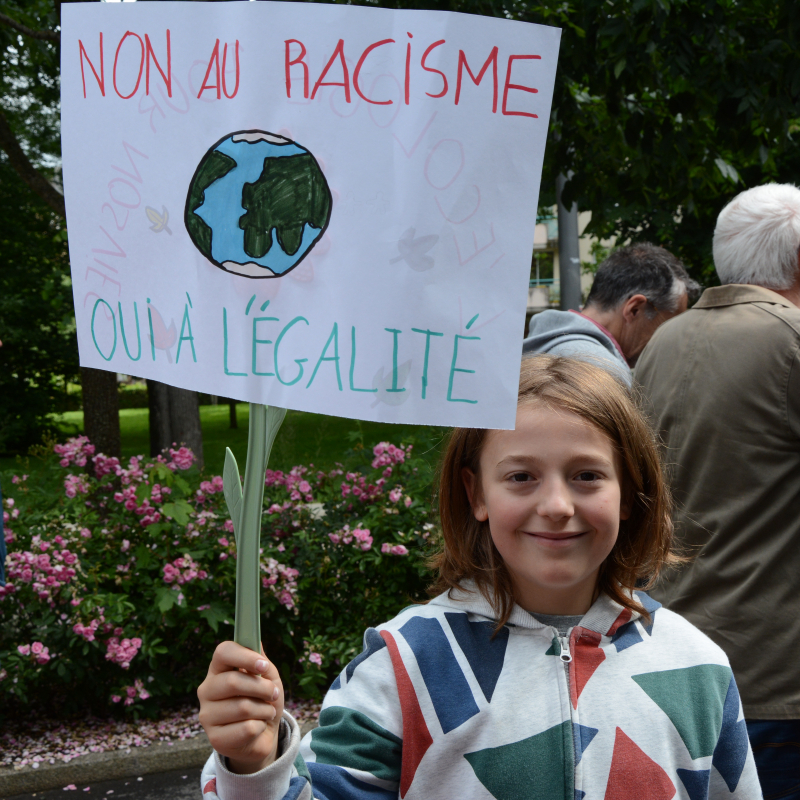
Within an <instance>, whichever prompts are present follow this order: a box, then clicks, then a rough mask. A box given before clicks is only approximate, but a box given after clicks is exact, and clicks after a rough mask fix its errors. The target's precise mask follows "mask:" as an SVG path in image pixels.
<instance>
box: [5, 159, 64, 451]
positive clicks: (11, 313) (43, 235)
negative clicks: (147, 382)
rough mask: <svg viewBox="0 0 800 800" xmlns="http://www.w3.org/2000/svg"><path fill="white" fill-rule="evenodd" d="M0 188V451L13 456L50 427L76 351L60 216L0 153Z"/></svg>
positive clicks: (36, 440) (62, 403)
mask: <svg viewBox="0 0 800 800" xmlns="http://www.w3.org/2000/svg"><path fill="white" fill-rule="evenodd" d="M0 187H2V189H1V190H0V220H2V224H1V225H0V338H1V339H2V342H3V346H2V348H0V451H5V452H9V451H11V452H13V451H18V450H21V449H23V448H25V447H27V446H28V445H30V444H32V443H35V442H40V441H41V439H42V434H43V433H44V432H45V431H46V430H47V429H48V428H52V423H50V422H49V420H48V416H47V415H48V414H49V413H50V412H53V411H59V410H62V409H63V408H64V402H65V399H66V381H67V380H70V381H74V380H76V379H77V374H78V349H77V343H76V340H75V324H74V314H73V309H72V289H71V283H70V280H69V261H68V258H67V247H66V237H65V235H64V233H65V231H64V225H63V219H62V218H61V217H60V216H59V215H58V214H56V213H55V212H53V211H52V209H50V208H49V206H47V205H46V204H45V203H44V202H43V201H42V200H41V199H39V198H38V197H37V196H36V195H34V194H33V193H32V192H30V191H29V190H28V188H27V186H25V184H24V183H23V182H22V180H20V178H19V177H18V176H17V174H16V173H15V172H14V170H13V169H12V168H11V166H10V165H9V163H8V159H7V158H6V157H4V156H3V155H2V154H0ZM20 232H24V235H20Z"/></svg>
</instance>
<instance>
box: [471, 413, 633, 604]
mask: <svg viewBox="0 0 800 800" xmlns="http://www.w3.org/2000/svg"><path fill="white" fill-rule="evenodd" d="M463 479H464V483H465V485H466V488H467V494H468V495H469V498H470V503H471V505H472V510H473V513H474V514H475V518H476V519H477V520H479V521H481V522H485V521H486V520H488V521H489V529H490V531H491V536H492V540H493V541H494V544H495V547H497V550H498V551H499V553H500V555H501V556H502V557H503V561H504V562H505V565H506V567H507V569H508V571H509V573H510V575H511V580H512V583H513V587H514V599H515V600H516V602H517V603H518V604H519V605H520V606H522V608H524V609H526V610H527V611H533V612H538V613H541V614H570V615H578V614H584V613H585V612H586V611H588V610H589V607H590V606H591V604H592V602H593V601H594V599H595V589H596V586H597V577H598V573H599V571H600V566H601V565H602V563H603V562H604V561H605V560H606V558H607V557H608V555H609V553H610V552H611V550H612V549H613V547H614V544H615V543H616V541H617V534H618V533H619V523H620V520H623V519H627V518H628V517H629V516H630V507H629V505H628V504H627V503H626V502H625V501H624V500H623V490H622V485H621V483H622V475H621V461H620V458H619V456H618V455H617V454H616V452H615V451H614V448H613V446H612V444H611V442H610V441H609V439H608V438H607V437H606V436H605V435H604V434H603V433H601V432H600V430H598V429H597V428H596V427H594V426H593V425H591V424H590V423H588V422H587V421H586V420H584V419H583V418H581V417H579V416H578V415H576V414H573V413H571V412H568V411H560V410H553V409H550V408H548V407H547V406H546V405H544V404H543V403H535V404H530V405H525V406H520V407H519V408H518V410H517V423H516V430H513V431H492V432H491V433H489V435H488V436H487V437H486V440H485V442H484V446H483V450H482V452H481V456H480V475H475V474H474V473H473V472H472V471H471V470H468V469H465V470H464V471H463Z"/></svg>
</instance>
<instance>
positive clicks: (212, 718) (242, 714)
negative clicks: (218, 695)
mask: <svg viewBox="0 0 800 800" xmlns="http://www.w3.org/2000/svg"><path fill="white" fill-rule="evenodd" d="M277 715H278V710H277V709H276V708H275V706H272V705H268V704H267V703H261V702H258V701H253V700H251V699H249V698H247V697H236V698H231V699H230V700H223V701H221V702H218V703H215V704H214V706H213V709H210V710H209V711H208V712H207V713H206V714H204V716H203V722H204V724H208V725H212V726H220V725H222V726H228V725H231V724H234V723H237V722H243V721H245V720H248V719H252V720H259V721H261V722H265V723H266V722H271V721H272V720H274V719H275V717H276V716H277Z"/></svg>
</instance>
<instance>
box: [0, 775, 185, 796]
mask: <svg viewBox="0 0 800 800" xmlns="http://www.w3.org/2000/svg"><path fill="white" fill-rule="evenodd" d="M75 786H76V787H77V791H67V792H65V791H64V790H63V788H62V789H51V790H50V791H47V792H36V793H35V794H19V795H15V796H14V797H10V798H7V800H30V798H32V797H35V798H36V800H89V798H93V799H94V800H100V798H104V800H200V796H201V795H200V768H199V767H197V768H194V769H176V770H172V771H171V772H159V773H156V774H153V775H143V776H142V777H141V778H138V779H137V778H125V779H124V780H118V781H98V782H95V783H91V784H89V790H88V791H84V789H85V788H86V784H81V783H76V784H75ZM0 797H5V795H4V794H3V793H2V787H0Z"/></svg>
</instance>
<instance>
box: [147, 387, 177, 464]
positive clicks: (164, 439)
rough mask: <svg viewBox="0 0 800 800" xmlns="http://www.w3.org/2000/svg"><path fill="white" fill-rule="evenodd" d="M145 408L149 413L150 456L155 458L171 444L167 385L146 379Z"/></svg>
mask: <svg viewBox="0 0 800 800" xmlns="http://www.w3.org/2000/svg"><path fill="white" fill-rule="evenodd" d="M147 408H148V410H149V413H150V418H149V428H150V456H151V458H155V457H156V456H157V455H159V454H160V453H161V451H162V450H165V449H166V448H167V447H169V446H170V445H171V444H172V436H171V433H170V424H169V387H168V386H167V384H166V383H161V382H160V381H154V380H150V378H148V379H147Z"/></svg>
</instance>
